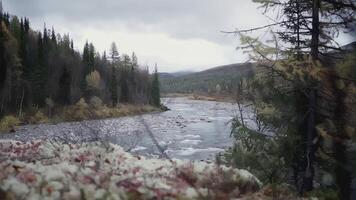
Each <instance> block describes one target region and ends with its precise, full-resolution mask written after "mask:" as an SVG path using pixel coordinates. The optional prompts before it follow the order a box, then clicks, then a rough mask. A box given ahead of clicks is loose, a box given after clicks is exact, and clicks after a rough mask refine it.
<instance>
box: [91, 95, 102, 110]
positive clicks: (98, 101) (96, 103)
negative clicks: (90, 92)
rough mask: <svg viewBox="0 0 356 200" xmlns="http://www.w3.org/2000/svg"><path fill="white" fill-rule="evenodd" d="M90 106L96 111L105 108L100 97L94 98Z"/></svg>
mask: <svg viewBox="0 0 356 200" xmlns="http://www.w3.org/2000/svg"><path fill="white" fill-rule="evenodd" d="M89 104H90V106H91V107H93V108H95V109H100V108H101V107H102V106H103V101H102V100H101V99H100V98H99V97H97V96H93V97H91V98H90V101H89Z"/></svg>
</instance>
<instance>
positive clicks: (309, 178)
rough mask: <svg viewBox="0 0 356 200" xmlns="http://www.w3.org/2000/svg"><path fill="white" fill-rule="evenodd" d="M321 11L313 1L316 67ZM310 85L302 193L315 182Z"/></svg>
mask: <svg viewBox="0 0 356 200" xmlns="http://www.w3.org/2000/svg"><path fill="white" fill-rule="evenodd" d="M319 10H320V0H313V8H312V18H313V21H312V26H313V27H312V39H311V57H312V61H313V62H312V65H313V66H311V67H315V65H316V64H317V62H318V60H319V35H320V27H319V25H320V21H319ZM310 81H312V82H313V77H310ZM313 85H314V84H312V83H311V84H310V88H309V91H308V116H307V118H306V120H307V121H306V124H307V126H306V127H307V130H306V134H307V137H306V138H307V141H306V142H307V146H306V155H305V159H306V161H305V164H306V166H305V175H304V179H303V187H302V193H304V192H305V191H311V190H312V189H313V181H314V160H315V150H316V144H315V142H314V140H315V137H316V130H315V126H316V120H315V119H316V105H317V100H316V98H317V97H316V96H317V90H316V89H315V87H314V86H313Z"/></svg>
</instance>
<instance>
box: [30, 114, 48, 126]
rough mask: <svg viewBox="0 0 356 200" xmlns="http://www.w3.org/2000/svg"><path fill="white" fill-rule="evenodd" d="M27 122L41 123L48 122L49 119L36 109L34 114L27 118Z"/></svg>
mask: <svg viewBox="0 0 356 200" xmlns="http://www.w3.org/2000/svg"><path fill="white" fill-rule="evenodd" d="M28 122H29V123H30V124H43V123H48V122H49V119H48V117H47V116H46V115H45V114H43V113H42V112H41V111H37V112H36V114H35V115H33V116H31V117H30V118H29V119H28Z"/></svg>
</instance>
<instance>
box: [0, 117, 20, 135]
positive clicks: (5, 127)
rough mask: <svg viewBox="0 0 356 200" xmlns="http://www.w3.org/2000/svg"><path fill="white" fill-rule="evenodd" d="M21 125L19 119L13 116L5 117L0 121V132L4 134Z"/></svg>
mask: <svg viewBox="0 0 356 200" xmlns="http://www.w3.org/2000/svg"><path fill="white" fill-rule="evenodd" d="M19 124H20V120H19V118H17V117H15V116H12V115H9V116H5V117H3V118H2V119H1V120H0V131H2V132H5V131H10V130H11V129H12V128H14V127H15V126H18V125H19Z"/></svg>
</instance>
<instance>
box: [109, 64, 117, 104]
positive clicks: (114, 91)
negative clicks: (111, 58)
mask: <svg viewBox="0 0 356 200" xmlns="http://www.w3.org/2000/svg"><path fill="white" fill-rule="evenodd" d="M110 92H111V101H112V105H113V106H114V107H115V106H116V105H117V103H118V94H117V78H116V67H115V66H112V78H111V84H110Z"/></svg>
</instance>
